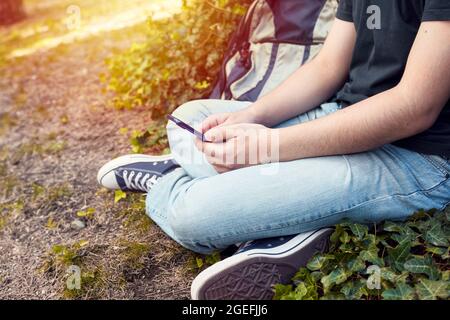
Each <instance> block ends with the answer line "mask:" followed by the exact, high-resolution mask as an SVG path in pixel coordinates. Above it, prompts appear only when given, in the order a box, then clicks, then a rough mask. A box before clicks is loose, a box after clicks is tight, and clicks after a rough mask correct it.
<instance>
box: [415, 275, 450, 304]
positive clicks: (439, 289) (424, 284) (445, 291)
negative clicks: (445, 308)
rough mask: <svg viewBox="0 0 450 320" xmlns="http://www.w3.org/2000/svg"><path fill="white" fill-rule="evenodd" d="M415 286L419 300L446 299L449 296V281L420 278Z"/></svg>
mask: <svg viewBox="0 0 450 320" xmlns="http://www.w3.org/2000/svg"><path fill="white" fill-rule="evenodd" d="M415 288H416V292H417V295H418V296H419V298H420V299H421V300H436V299H438V298H441V299H447V298H448V297H449V290H450V283H449V282H448V281H442V280H441V281H432V280H427V279H420V280H419V283H418V284H416V286H415Z"/></svg>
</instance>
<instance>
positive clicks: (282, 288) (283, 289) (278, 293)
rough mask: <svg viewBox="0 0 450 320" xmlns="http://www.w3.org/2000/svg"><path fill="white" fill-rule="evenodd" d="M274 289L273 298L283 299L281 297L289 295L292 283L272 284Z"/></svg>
mask: <svg viewBox="0 0 450 320" xmlns="http://www.w3.org/2000/svg"><path fill="white" fill-rule="evenodd" d="M274 289H275V295H274V297H273V299H274V300H285V299H283V298H284V297H286V296H289V295H290V293H291V292H292V289H293V288H292V285H283V284H276V285H275V286H274Z"/></svg>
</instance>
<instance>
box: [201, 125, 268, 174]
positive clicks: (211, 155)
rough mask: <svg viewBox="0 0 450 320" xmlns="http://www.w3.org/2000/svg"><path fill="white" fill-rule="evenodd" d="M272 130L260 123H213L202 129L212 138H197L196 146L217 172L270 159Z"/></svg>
mask: <svg viewBox="0 0 450 320" xmlns="http://www.w3.org/2000/svg"><path fill="white" fill-rule="evenodd" d="M274 134H275V130H273V129H269V128H267V127H265V126H263V125H259V124H234V125H229V126H221V127H216V128H213V129H211V130H209V131H208V132H206V133H205V138H206V139H207V140H208V141H211V142H202V141H201V140H199V139H196V141H195V144H196V146H197V148H198V149H199V150H200V151H202V152H203V153H204V154H205V155H206V158H207V160H208V162H209V163H210V164H211V165H213V166H214V168H215V169H216V171H217V172H219V173H224V172H227V171H232V170H236V169H239V168H244V167H249V166H254V165H258V164H262V163H269V162H271V161H272V159H271V150H272V145H271V144H272V143H273V140H274V139H273V137H274Z"/></svg>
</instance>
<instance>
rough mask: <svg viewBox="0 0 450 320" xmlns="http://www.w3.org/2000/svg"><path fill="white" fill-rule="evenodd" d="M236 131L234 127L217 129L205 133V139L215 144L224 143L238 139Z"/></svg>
mask: <svg viewBox="0 0 450 320" xmlns="http://www.w3.org/2000/svg"><path fill="white" fill-rule="evenodd" d="M235 133H236V130H235V128H234V127H232V126H220V127H215V128H212V129H211V130H209V131H208V132H206V133H205V138H206V139H207V140H208V141H211V142H214V143H223V142H226V141H228V140H230V139H232V138H234V137H236V134H235Z"/></svg>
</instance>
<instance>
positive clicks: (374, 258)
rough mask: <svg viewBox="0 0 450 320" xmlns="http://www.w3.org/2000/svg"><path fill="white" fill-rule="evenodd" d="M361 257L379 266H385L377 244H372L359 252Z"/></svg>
mask: <svg viewBox="0 0 450 320" xmlns="http://www.w3.org/2000/svg"><path fill="white" fill-rule="evenodd" d="M359 257H360V258H361V259H362V260H363V261H367V262H370V263H372V264H374V265H376V266H379V267H383V266H384V261H383V259H381V258H380V257H379V256H378V248H377V246H374V245H373V246H371V247H369V249H368V250H363V251H361V253H360V254H359Z"/></svg>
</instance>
